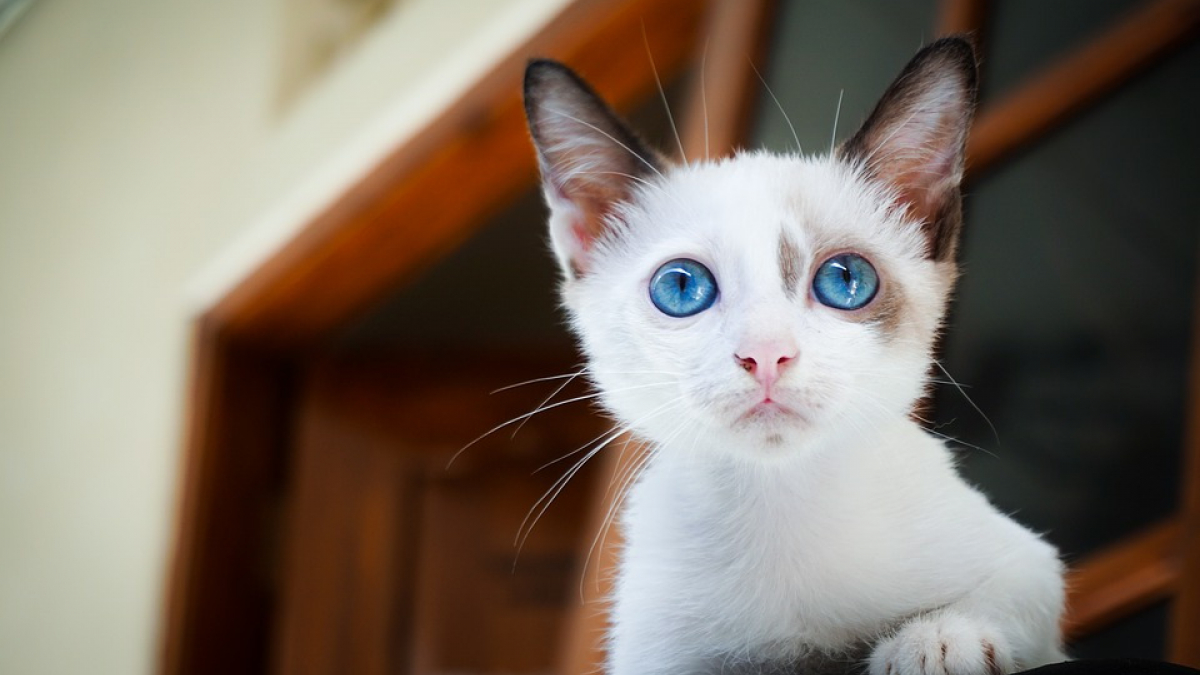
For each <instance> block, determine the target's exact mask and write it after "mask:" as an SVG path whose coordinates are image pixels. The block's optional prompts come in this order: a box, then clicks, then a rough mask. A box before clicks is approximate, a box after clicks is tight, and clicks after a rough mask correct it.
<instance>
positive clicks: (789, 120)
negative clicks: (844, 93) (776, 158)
mask: <svg viewBox="0 0 1200 675" xmlns="http://www.w3.org/2000/svg"><path fill="white" fill-rule="evenodd" d="M747 61H750V59H749V58H747ZM750 69H751V70H753V71H754V74H755V75H757V76H758V81H759V82H762V86H763V88H764V89H766V90H767V93H768V94H770V95H771V100H772V101H775V107H776V108H779V112H780V113H781V114H782V115H783V121H784V122H787V125H788V129H791V131H792V140H794V141H796V152H797V153H799V154H801V155H802V154H804V148H802V147H800V136H799V135H798V134H797V133H796V127H795V126H793V125H792V118H790V117H788V114H787V111H786V110H784V109H783V104H782V103H780V102H779V99H778V98H777V97H776V96H775V92H773V91H771V85H769V84H767V81H766V80H764V79H763V76H762V74H761V73H759V72H758V68H755V67H754V62H753V61H750Z"/></svg>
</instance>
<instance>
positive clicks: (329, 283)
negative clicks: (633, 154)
mask: <svg viewBox="0 0 1200 675" xmlns="http://www.w3.org/2000/svg"><path fill="white" fill-rule="evenodd" d="M703 9H704V5H703V4H701V3H697V2H694V0H621V1H620V2H618V3H612V2H600V1H599V0H585V1H580V2H576V3H573V4H572V5H570V6H569V8H568V9H566V10H565V11H564V13H563V14H562V15H561V16H559V17H558V18H556V19H555V20H554V21H553V22H552V24H551V25H550V26H549V27H548V28H547V29H546V30H545V32H543V33H542V34H540V35H539V36H538V37H536V38H534V39H533V40H531V41H530V42H529V43H527V44H525V45H522V46H521V47H520V48H518V49H517V50H515V51H514V52H513V53H512V54H511V55H509V56H508V57H507V58H506V59H504V60H503V61H502V62H500V63H499V64H498V65H497V66H496V67H495V68H493V69H492V70H491V71H490V72H489V74H488V75H486V76H485V77H483V78H482V79H480V80H479V82H478V83H477V84H476V85H475V86H474V87H473V88H472V89H471V90H470V91H468V92H467V93H466V94H465V95H464V96H463V97H462V98H461V99H460V100H459V101H458V102H457V103H456V104H455V105H454V106H453V107H452V109H451V110H449V111H448V112H447V113H446V114H445V115H443V116H441V117H440V118H438V119H437V120H435V121H434V122H432V123H431V124H430V125H429V127H428V128H426V129H424V130H423V131H422V132H421V133H419V134H416V135H415V136H414V137H413V139H412V140H411V141H409V142H408V143H406V144H405V145H403V146H401V147H398V148H396V149H395V150H394V151H393V152H392V153H391V154H390V155H389V156H388V157H387V158H386V159H385V160H384V161H383V162H382V163H381V164H380V165H379V166H378V167H376V168H375V169H374V170H373V171H371V172H370V174H369V175H367V176H366V177H365V178H364V179H363V180H362V181H360V182H359V183H358V184H357V185H354V186H352V187H351V188H350V189H349V190H347V192H346V193H345V194H344V195H343V196H342V197H341V198H339V199H338V200H337V201H336V203H334V204H332V205H331V206H330V207H329V208H328V209H326V210H325V211H324V212H323V213H320V214H318V215H317V216H316V217H315V218H314V219H313V221H312V222H310V223H309V224H308V225H307V226H305V228H304V229H303V231H302V232H301V234H300V235H298V236H297V237H296V239H294V240H293V241H291V242H290V243H289V244H287V245H286V246H285V247H284V248H283V250H281V251H279V253H278V254H277V255H275V256H274V257H273V258H272V259H271V260H269V261H268V262H267V263H266V264H264V265H263V266H262V267H261V268H260V269H258V270H257V271H255V272H254V273H253V274H252V275H251V276H250V277H249V278H248V279H246V280H245V281H244V282H243V283H241V284H240V285H239V286H237V287H236V288H235V289H234V290H233V291H232V292H231V293H230V294H229V295H228V296H227V297H226V298H224V299H223V300H222V301H221V302H220V303H219V304H218V305H217V307H215V308H214V309H213V310H212V312H211V315H210V316H211V318H212V319H213V320H214V321H216V322H217V323H218V324H220V325H221V326H222V327H223V328H225V329H226V330H229V331H231V332H232V333H234V334H236V335H239V336H244V337H248V338H250V339H252V340H254V341H255V342H257V343H259V344H273V345H278V346H281V347H303V346H305V345H311V344H313V343H314V342H318V341H320V340H321V339H322V338H324V337H326V336H328V335H329V334H330V333H331V332H332V331H334V330H335V329H336V328H338V327H340V326H343V325H345V323H346V322H347V321H348V320H349V319H350V318H351V317H354V316H357V315H359V314H361V313H362V312H364V311H365V310H367V309H368V308H369V307H370V306H371V305H372V304H373V303H374V302H376V301H378V300H379V299H381V297H383V296H384V295H385V294H386V293H388V292H394V291H395V290H396V289H397V288H398V287H400V286H402V285H403V284H405V283H407V282H408V281H409V280H411V279H413V278H414V277H416V276H417V275H418V274H420V273H421V271H423V270H425V269H426V268H428V267H429V266H431V265H432V264H434V263H435V262H436V261H437V260H439V259H440V258H441V257H442V256H444V255H446V254H447V253H448V252H449V251H451V250H453V249H454V248H455V247H457V246H458V245H459V244H460V243H462V242H463V241H464V240H465V239H466V238H467V237H469V236H470V235H471V234H472V233H473V232H474V230H475V228H476V227H478V226H479V225H480V224H481V223H483V222H486V218H487V216H488V215H490V214H492V213H494V212H496V211H497V210H499V209H500V208H502V207H503V206H504V205H505V204H506V203H507V202H509V201H511V200H512V199H513V198H515V197H516V196H517V195H518V194H520V193H521V192H522V191H524V190H528V189H529V188H530V187H532V185H533V182H534V179H535V173H536V166H535V163H534V154H533V151H532V150H531V148H530V147H529V140H528V135H527V133H526V131H525V122H524V111H523V107H522V103H521V96H520V91H521V77H522V73H523V70H524V65H525V62H526V60H527V59H528V58H530V57H531V56H534V55H541V56H551V57H555V58H559V59H562V60H564V61H566V62H568V63H570V64H571V65H572V66H573V67H575V68H576V69H578V70H579V71H580V72H581V73H582V74H583V75H584V76H585V77H586V78H588V79H589V80H590V81H591V82H592V83H593V84H594V85H595V86H596V87H597V89H598V90H599V91H601V92H602V93H603V94H604V95H606V96H607V97H608V98H609V99H610V100H612V101H613V102H614V103H615V104H616V105H617V106H618V107H622V106H629V105H630V104H631V103H632V102H634V101H638V100H640V99H642V98H643V97H645V96H646V95H647V94H648V93H649V92H651V91H653V87H654V80H653V78H652V76H651V73H650V70H649V68H647V67H646V55H645V49H646V47H644V46H643V33H644V35H645V42H646V43H648V46H649V49H650V50H651V51H652V53H653V54H654V58H655V60H656V62H657V65H658V68H659V70H660V73H661V75H662V76H663V77H665V78H668V79H669V78H671V77H673V76H674V75H675V74H676V73H677V72H678V70H679V69H680V68H681V67H683V66H684V65H685V64H686V63H687V62H688V59H689V57H690V56H691V55H692V54H693V53H694V46H695V43H696V35H697V28H698V26H699V24H700V19H701V16H702V13H703V11H702V10H703Z"/></svg>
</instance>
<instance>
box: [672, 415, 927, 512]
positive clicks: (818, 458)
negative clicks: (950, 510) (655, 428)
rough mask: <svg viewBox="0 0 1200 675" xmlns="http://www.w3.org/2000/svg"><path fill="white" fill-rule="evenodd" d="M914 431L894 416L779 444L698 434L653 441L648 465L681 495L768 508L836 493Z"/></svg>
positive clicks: (915, 433) (871, 470)
mask: <svg viewBox="0 0 1200 675" xmlns="http://www.w3.org/2000/svg"><path fill="white" fill-rule="evenodd" d="M914 436H924V432H923V431H922V430H921V429H920V428H919V427H918V426H917V425H916V424H915V423H914V422H913V421H912V420H910V419H908V418H906V417H897V418H895V419H894V420H892V421H890V422H888V423H885V424H878V425H875V426H873V427H871V428H870V429H869V430H863V429H861V428H860V429H853V430H852V429H844V430H837V431H834V432H831V433H826V434H823V435H821V436H818V437H812V438H809V439H806V440H805V441H803V442H802V443H801V445H799V446H792V447H786V448H780V447H778V446H777V445H775V444H772V443H770V442H766V441H764V442H763V443H762V444H761V445H759V446H752V445H749V444H747V445H743V446H740V447H727V446H719V445H717V442H716V441H712V440H702V441H698V442H695V443H692V444H690V445H683V444H679V445H677V446H667V447H662V448H659V449H658V450H657V451H656V454H657V456H656V457H655V459H654V461H653V462H652V468H653V470H654V472H655V473H659V474H661V476H662V478H664V479H665V480H664V485H670V486H671V487H670V489H671V490H672V491H675V493H676V497H677V498H678V499H680V500H683V501H686V502H698V501H706V502H709V503H721V502H727V503H738V504H744V505H748V506H749V507H751V508H753V507H754V505H755V504H758V505H760V506H761V507H762V508H767V509H770V508H775V507H777V505H778V502H777V501H776V500H777V499H778V498H780V497H784V498H785V500H784V502H785V503H792V504H797V503H800V502H809V503H812V504H813V505H814V506H815V505H816V504H817V503H819V502H821V501H823V500H824V499H825V498H826V496H827V495H836V494H838V493H837V490H836V489H835V487H836V486H838V485H839V484H842V483H844V482H845V481H848V480H849V481H854V480H858V479H859V478H861V477H862V476H863V474H864V473H874V472H875V471H877V470H879V469H880V467H883V466H887V465H889V464H890V463H891V462H890V461H888V460H887V459H886V457H887V456H889V455H890V456H891V457H893V458H894V457H896V456H897V455H899V454H901V449H900V448H899V447H897V446H903V445H908V444H911V443H912V439H913V438H914ZM842 494H843V495H844V494H845V492H844V490H843V492H842Z"/></svg>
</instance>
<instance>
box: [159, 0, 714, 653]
mask: <svg viewBox="0 0 1200 675" xmlns="http://www.w3.org/2000/svg"><path fill="white" fill-rule="evenodd" d="M705 8H706V5H705V4H703V3H697V2H694V1H692V0H620V1H619V2H603V1H602V0H579V1H577V2H574V3H572V4H571V5H569V6H568V7H567V8H566V9H565V10H564V11H563V12H562V13H561V14H560V15H559V16H558V17H556V18H555V19H554V20H553V21H552V22H551V23H550V24H549V25H548V26H547V27H546V28H545V30H544V31H543V32H542V33H541V34H539V35H538V36H537V37H535V38H534V39H533V40H531V41H530V42H528V43H527V44H524V45H521V46H520V47H519V48H518V49H516V50H515V51H514V52H513V53H512V54H510V55H509V56H508V57H507V58H506V59H504V60H503V61H502V62H501V63H499V64H497V65H496V66H495V67H494V68H493V69H492V70H491V72H489V73H488V75H487V76H485V77H484V78H482V79H481V80H480V81H479V82H478V83H477V84H476V85H475V86H474V87H473V88H472V89H471V90H469V91H468V92H467V93H466V94H465V95H464V96H463V97H462V98H461V99H460V100H459V101H458V102H457V103H456V104H455V105H454V106H453V107H452V109H451V110H450V111H449V112H448V113H447V114H446V115H444V116H442V117H440V118H438V119H437V120H436V121H434V122H433V123H431V124H430V126H429V128H427V129H424V130H423V131H422V132H421V133H419V134H416V135H414V137H413V138H412V139H410V140H409V141H408V142H407V143H405V144H404V145H402V146H400V147H398V148H396V149H395V150H394V151H392V152H391V153H390V154H389V155H388V157H387V158H386V159H384V160H383V161H382V162H381V163H380V164H379V166H377V167H375V168H374V170H372V171H371V172H370V173H369V174H368V175H367V176H366V177H365V178H364V179H362V180H361V181H360V182H359V183H357V184H356V185H354V186H352V187H351V188H349V189H348V190H347V191H346V193H345V194H344V195H342V197H341V198H340V199H338V200H337V201H336V202H335V203H334V204H333V205H331V206H330V207H329V208H328V209H326V210H325V211H323V212H321V213H319V214H317V215H316V216H315V217H314V218H313V219H312V221H311V222H309V223H308V224H307V225H306V226H305V227H304V228H303V230H302V231H301V232H300V234H299V235H298V236H297V237H296V238H295V239H294V240H292V241H290V242H289V243H288V244H287V245H285V246H284V247H283V249H282V250H280V251H279V252H278V253H277V254H275V255H274V256H273V257H272V258H271V259H270V260H268V261H267V262H266V263H265V264H263V265H262V266H261V267H260V268H259V269H257V270H255V271H254V272H253V273H252V274H251V275H250V276H249V277H248V278H246V279H245V280H244V281H242V282H241V283H240V284H238V285H237V287H235V288H234V289H233V290H232V291H231V292H230V293H229V294H228V295H226V296H225V297H224V298H222V299H221V300H220V301H219V302H218V303H217V304H216V306H215V307H213V308H212V309H211V310H209V311H208V312H206V313H205V314H204V315H203V316H202V317H200V318H199V319H197V321H196V323H195V330H194V333H193V345H192V350H193V353H194V355H195V357H194V359H193V363H192V373H191V390H190V403H189V422H188V425H187V432H186V433H187V439H186V443H185V454H186V457H185V460H184V463H183V467H182V471H183V473H182V475H181V477H180V483H181V497H180V504H179V514H178V517H177V525H176V542H175V547H174V555H173V562H172V567H171V571H170V578H169V580H168V588H167V593H166V609H165V626H164V634H163V642H162V652H161V656H160V659H161V660H160V666H159V668H160V671H162V672H164V673H170V674H172V675H174V674H182V673H211V672H222V673H238V672H263V671H264V670H266V668H267V664H268V659H269V649H270V647H269V643H270V640H271V634H272V632H273V630H274V629H273V626H274V621H275V612H276V607H275V600H274V592H273V588H274V586H275V585H276V584H277V583H278V582H277V579H275V578H273V576H274V575H275V574H276V572H275V569H276V568H277V566H278V560H277V557H278V551H275V550H271V549H269V548H267V547H264V544H263V542H271V541H274V540H275V539H276V536H275V535H274V534H273V532H274V531H275V530H277V529H278V527H279V510H280V508H281V503H282V499H283V495H282V490H283V485H284V476H285V475H286V472H287V471H288V467H289V463H290V457H289V433H290V425H289V422H290V418H291V416H292V415H293V414H294V407H295V401H293V400H290V397H291V396H292V391H293V388H292V387H291V381H292V380H293V379H294V378H295V376H296V372H297V363H299V362H300V361H301V360H302V359H303V358H305V355H306V354H307V353H309V352H311V351H312V350H314V349H317V348H319V346H320V343H321V341H322V340H323V339H326V338H328V337H329V336H330V335H331V334H332V333H333V332H334V331H335V330H336V329H337V328H338V327H339V326H342V325H344V323H345V322H347V321H348V320H349V319H351V318H352V317H354V316H357V315H359V314H361V313H362V312H363V311H364V310H365V309H366V308H368V307H369V306H370V305H371V304H372V303H373V302H376V301H378V300H379V299H380V298H381V297H382V296H383V295H384V294H386V293H387V292H389V291H392V290H394V289H396V288H397V287H399V286H401V285H403V284H404V283H406V282H407V281H408V280H410V279H412V278H414V277H415V276H416V275H418V274H419V273H420V271H421V270H423V269H425V268H426V267H428V266H429V265H431V264H433V262H434V261H435V260H437V259H439V258H440V257H441V256H442V255H445V254H446V253H447V252H449V251H450V250H453V248H454V247H455V246H457V245H458V244H459V243H460V242H462V241H463V240H464V239H465V238H466V237H468V236H469V235H470V233H471V229H472V228H473V227H475V226H478V224H479V223H480V222H482V221H483V219H484V218H485V217H486V215H488V214H489V213H491V212H493V211H495V210H496V209H498V208H500V207H501V206H502V205H503V204H504V203H506V201H509V200H511V199H512V198H514V197H515V196H516V195H517V194H519V193H520V192H521V190H523V189H527V188H529V187H530V186H532V185H533V180H534V174H535V166H534V159H533V156H532V153H530V152H529V149H528V145H527V144H528V140H527V136H526V132H525V128H524V121H523V112H522V109H521V103H520V97H519V91H520V77H521V72H522V69H523V66H524V62H525V60H526V59H527V58H529V57H530V56H532V55H545V56H553V57H556V58H560V59H563V60H566V61H570V62H571V63H572V64H574V65H575V66H577V67H578V68H579V69H580V70H581V71H582V72H584V73H585V74H586V75H587V76H588V77H589V78H590V79H591V80H592V81H593V82H594V83H595V84H596V86H598V87H599V88H600V89H602V90H603V91H605V92H606V93H607V94H608V95H609V96H610V97H612V99H613V100H614V102H615V104H616V105H618V106H625V105H628V104H629V103H630V102H632V101H634V100H638V99H640V98H643V97H644V96H645V95H646V94H647V93H648V92H650V91H652V90H653V87H654V86H655V83H654V79H653V78H652V76H651V73H650V72H649V71H648V69H647V68H646V67H645V63H644V62H643V60H642V59H643V58H644V57H643V54H644V52H643V51H642V45H643V44H645V49H649V50H650V51H651V53H653V55H654V58H655V61H656V63H657V65H658V68H659V70H660V73H661V74H662V75H663V76H664V77H671V76H673V75H674V74H675V73H676V72H678V71H679V69H680V68H682V67H683V66H684V65H686V64H687V63H690V61H691V59H692V57H693V54H694V53H695V50H696V43H697V35H698V29H699V26H700V24H701V21H702V20H703V17H704V12H705ZM613 44H619V45H630V46H633V45H637V46H638V47H639V48H638V49H632V48H631V49H616V50H611V49H604V48H603V46H604V45H613ZM447 184H454V185H456V192H455V194H453V195H447V194H446V193H444V192H441V191H440V186H443V185H447ZM264 548H266V550H264Z"/></svg>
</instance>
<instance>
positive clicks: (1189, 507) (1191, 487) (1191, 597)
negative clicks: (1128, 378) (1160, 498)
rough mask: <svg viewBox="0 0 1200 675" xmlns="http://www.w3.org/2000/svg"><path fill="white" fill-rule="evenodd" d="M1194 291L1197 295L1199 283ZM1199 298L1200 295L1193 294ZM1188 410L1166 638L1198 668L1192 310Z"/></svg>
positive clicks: (1199, 455) (1198, 368)
mask: <svg viewBox="0 0 1200 675" xmlns="http://www.w3.org/2000/svg"><path fill="white" fill-rule="evenodd" d="M1196 292H1197V293H1198V294H1200V284H1197V289H1196ZM1197 297H1200V295H1197ZM1190 358H1191V372H1190V373H1189V382H1188V400H1187V406H1186V407H1185V408H1184V409H1185V410H1187V411H1189V412H1190V414H1189V415H1188V416H1187V422H1186V425H1187V426H1186V428H1185V429H1184V446H1183V475H1182V482H1183V486H1182V488H1183V489H1182V490H1181V499H1182V506H1181V509H1180V510H1181V513H1180V520H1181V530H1182V532H1181V533H1180V537H1181V546H1182V547H1183V552H1182V555H1183V559H1182V561H1181V568H1182V572H1181V575H1180V581H1179V592H1178V594H1177V595H1176V597H1175V602H1174V605H1173V607H1172V616H1171V633H1170V635H1169V636H1168V648H1169V652H1168V656H1169V657H1170V659H1171V660H1172V661H1174V662H1176V663H1181V664H1183V665H1187V666H1191V667H1193V668H1200V311H1198V310H1197V309H1193V310H1192V353H1191V357H1190Z"/></svg>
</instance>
